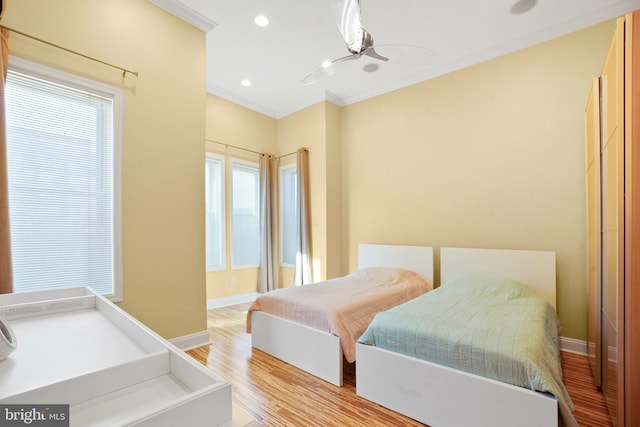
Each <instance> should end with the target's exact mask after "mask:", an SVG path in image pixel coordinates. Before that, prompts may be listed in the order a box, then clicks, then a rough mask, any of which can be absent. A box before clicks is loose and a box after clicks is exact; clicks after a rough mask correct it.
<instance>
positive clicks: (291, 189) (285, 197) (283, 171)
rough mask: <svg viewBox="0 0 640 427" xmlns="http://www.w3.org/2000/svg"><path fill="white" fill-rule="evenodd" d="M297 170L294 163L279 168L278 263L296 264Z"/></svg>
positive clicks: (285, 264)
mask: <svg viewBox="0 0 640 427" xmlns="http://www.w3.org/2000/svg"><path fill="white" fill-rule="evenodd" d="M297 205H298V172H297V169H296V165H295V164H294V165H289V166H282V167H281V168H280V264H282V265H284V266H287V267H293V266H295V264H296V251H297V245H296V235H297V233H298V210H297V209H296V206H297Z"/></svg>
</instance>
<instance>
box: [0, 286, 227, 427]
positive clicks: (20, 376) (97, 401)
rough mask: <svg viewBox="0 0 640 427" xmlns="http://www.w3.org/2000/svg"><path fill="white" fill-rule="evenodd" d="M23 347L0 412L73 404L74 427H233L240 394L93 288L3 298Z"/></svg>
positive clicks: (14, 358) (1, 370)
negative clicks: (14, 406)
mask: <svg viewBox="0 0 640 427" xmlns="http://www.w3.org/2000/svg"><path fill="white" fill-rule="evenodd" d="M0 315H1V316H4V317H5V318H6V320H7V321H8V323H9V325H10V326H11V328H12V329H13V331H14V333H15V336H16V338H17V342H18V346H17V348H16V349H15V351H13V353H11V355H10V356H9V357H8V358H7V359H5V360H4V361H2V362H0V403H3V404H8V403H21V404H69V405H70V421H71V422H70V424H71V426H78V427H79V426H125V425H126V426H128V425H136V426H154V427H157V426H177V425H179V426H181V427H186V426H226V425H230V424H231V385H230V384H228V383H227V382H226V381H224V380H223V379H222V378H220V377H219V376H217V375H216V374H215V373H214V372H212V371H210V370H209V369H207V368H206V367H204V366H202V365H201V364H200V363H198V362H197V361H195V360H193V359H192V358H191V357H189V356H188V355H186V354H185V353H184V352H183V351H181V350H180V349H178V348H177V347H175V346H173V345H172V344H170V343H169V342H167V341H166V340H164V339H163V338H162V337H160V336H159V335H157V334H156V333H154V332H153V331H151V330H150V329H149V328H147V327H145V326H144V325H143V324H141V323H140V322H138V321H137V320H136V319H134V318H133V317H131V316H129V315H128V314H127V313H125V312H124V311H123V310H121V309H120V308H118V307H117V306H116V305H114V304H113V303H111V302H110V301H108V300H107V299H105V298H103V297H101V296H99V295H97V294H95V293H94V292H93V291H92V290H90V289H88V288H73V289H63V290H56V291H44V292H32V293H23V294H6V295H0Z"/></svg>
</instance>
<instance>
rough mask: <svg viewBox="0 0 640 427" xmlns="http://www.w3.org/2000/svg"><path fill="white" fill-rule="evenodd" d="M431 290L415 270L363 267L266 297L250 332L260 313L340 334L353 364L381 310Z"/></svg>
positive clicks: (260, 302) (257, 304)
mask: <svg viewBox="0 0 640 427" xmlns="http://www.w3.org/2000/svg"><path fill="white" fill-rule="evenodd" d="M431 289H432V284H431V283H429V282H428V281H426V280H425V279H424V278H422V277H421V276H420V275H419V274H418V273H416V272H414V271H411V270H406V269H400V268H387V267H369V268H364V269H362V270H359V271H357V272H355V273H352V274H350V275H347V276H344V277H340V278H337V279H331V280H327V281H324V282H319V283H315V284H310V285H303V286H296V287H290V288H283V289H278V290H274V291H271V292H268V293H266V294H263V295H261V296H260V297H258V298H257V299H256V300H255V302H254V303H253V304H252V305H251V307H250V308H249V311H248V313H247V332H251V313H252V312H253V311H256V310H261V311H264V312H266V313H269V314H272V315H274V316H278V317H281V318H283V319H287V320H291V321H294V322H297V323H301V324H303V325H306V326H310V327H312V328H315V329H319V330H322V331H325V332H328V333H330V334H333V335H336V336H337V337H339V339H340V345H341V347H342V351H343V354H344V357H345V359H346V360H347V361H348V362H349V363H351V362H353V361H355V357H356V352H355V343H356V340H357V339H358V337H360V335H361V334H362V333H363V332H364V331H365V329H366V328H367V326H368V325H369V322H371V319H373V317H374V316H375V315H376V314H377V313H378V312H380V311H384V310H387V309H389V308H391V307H394V306H396V305H398V304H402V303H403V302H406V301H409V300H411V299H413V298H415V297H417V296H419V295H422V294H423V293H425V292H427V291H430V290H431Z"/></svg>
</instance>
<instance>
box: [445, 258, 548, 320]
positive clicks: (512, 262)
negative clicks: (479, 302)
mask: <svg viewBox="0 0 640 427" xmlns="http://www.w3.org/2000/svg"><path fill="white" fill-rule="evenodd" d="M467 276H494V277H504V278H509V279H513V280H516V281H518V282H520V283H522V284H523V285H526V286H528V287H530V288H531V289H533V290H534V291H536V292H537V294H538V295H539V296H541V297H542V298H544V299H546V300H547V301H549V303H551V305H552V306H553V308H556V253H555V252H552V251H523V250H510V249H474V248H440V283H441V285H445V286H446V284H447V282H449V281H450V280H453V279H456V278H459V277H467Z"/></svg>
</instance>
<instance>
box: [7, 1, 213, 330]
mask: <svg viewBox="0 0 640 427" xmlns="http://www.w3.org/2000/svg"><path fill="white" fill-rule="evenodd" d="M2 24H3V25H6V26H9V27H12V28H15V29H16V30H20V31H22V32H25V33H28V34H32V35H34V36H37V37H39V38H42V39H44V40H47V41H50V42H52V43H56V44H59V45H61V46H64V47H66V48H69V49H73V50H76V51H79V52H82V53H84V54H86V55H89V56H93V57H95V58H98V59H101V60H104V61H107V62H111V63H114V64H116V65H119V66H122V67H125V68H128V69H130V70H133V71H138V72H139V73H140V74H139V76H138V77H132V76H127V77H126V78H125V79H123V78H122V72H120V71H118V70H115V69H112V68H109V67H107V66H105V65H101V64H99V63H96V62H92V61H89V60H86V59H84V58H81V57H78V56H75V55H72V54H69V53H66V52H64V51H61V50H58V49H55V48H53V47H50V46H46V45H43V44H41V43H38V42H35V41H32V40H29V39H26V38H24V37H21V36H19V35H15V34H12V35H11V37H12V41H11V46H12V54H13V55H15V56H20V57H24V58H26V59H30V60H32V61H36V62H40V63H42V64H44V65H48V66H52V67H56V68H59V69H62V70H65V71H68V72H72V73H76V74H80V75H82V76H85V77H89V78H92V79H95V80H99V81H101V82H104V83H108V84H111V85H113V86H117V87H121V88H122V89H123V90H124V132H123V133H124V135H123V136H124V141H123V153H122V225H123V236H122V245H123V283H124V285H123V287H124V299H123V301H122V303H121V307H122V308H124V309H125V310H127V311H128V312H129V313H131V314H132V315H133V316H135V317H137V318H138V319H140V320H141V321H142V322H144V323H145V324H147V325H148V326H149V327H151V328H152V329H154V330H156V331H157V332H158V333H160V334H161V335H163V336H164V337H166V338H173V337H177V336H183V335H188V334H191V333H196V332H200V331H203V330H205V329H206V327H207V325H206V313H205V276H204V269H205V268H204V266H205V258H204V200H203V197H202V195H203V194H204V167H203V159H204V136H205V133H204V131H205V117H204V111H205V93H206V87H205V34H204V33H203V32H201V31H199V30H197V29H196V28H194V27H192V26H190V25H188V24H186V23H184V22H183V21H181V20H179V19H177V18H175V17H173V16H172V15H170V14H168V13H166V12H165V11H163V10H161V9H159V8H157V7H155V6H153V5H152V4H151V3H150V2H148V1H147V0H109V1H99V0H60V1H38V0H19V1H13V2H9V4H8V5H7V8H6V12H5V14H4V16H3V20H2ZM182 65H185V66H182ZM187 65H188V66H187Z"/></svg>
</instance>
